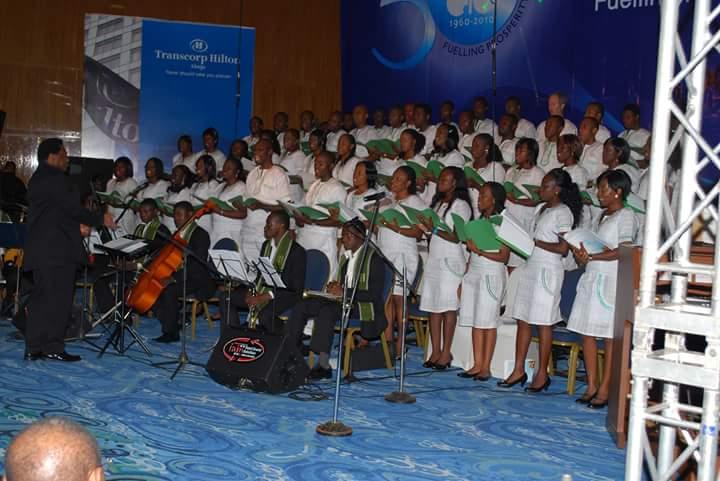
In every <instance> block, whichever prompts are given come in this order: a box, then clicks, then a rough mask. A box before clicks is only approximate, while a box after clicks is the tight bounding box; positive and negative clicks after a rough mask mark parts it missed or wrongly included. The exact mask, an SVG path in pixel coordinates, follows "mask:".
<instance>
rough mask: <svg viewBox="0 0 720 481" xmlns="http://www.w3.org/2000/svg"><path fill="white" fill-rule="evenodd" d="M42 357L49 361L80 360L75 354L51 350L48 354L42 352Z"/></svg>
mask: <svg viewBox="0 0 720 481" xmlns="http://www.w3.org/2000/svg"><path fill="white" fill-rule="evenodd" d="M42 358H43V359H49V360H50V361H63V362H78V361H80V360H82V358H81V357H80V356H76V355H75V354H68V353H67V352H65V351H63V352H51V353H50V354H43V355H42Z"/></svg>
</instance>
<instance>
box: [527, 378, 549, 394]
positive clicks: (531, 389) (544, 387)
mask: <svg viewBox="0 0 720 481" xmlns="http://www.w3.org/2000/svg"><path fill="white" fill-rule="evenodd" d="M550 382H551V381H550V377H549V376H548V378H547V380H546V381H545V383H544V384H543V385H542V386H540V387H532V386H528V387H526V388H525V392H532V393H538V392H540V391H547V390H548V388H549V387H550Z"/></svg>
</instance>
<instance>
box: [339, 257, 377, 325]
mask: <svg viewBox="0 0 720 481" xmlns="http://www.w3.org/2000/svg"><path fill="white" fill-rule="evenodd" d="M356 255H359V256H361V257H362V252H358V253H357V254H356ZM374 255H375V251H374V250H373V249H369V250H368V253H367V255H366V256H365V262H364V263H363V265H362V266H361V268H360V278H359V279H358V289H360V290H363V291H367V290H368V287H369V286H370V264H371V262H372V258H373V256H374ZM347 263H348V259H347V257H345V256H342V258H341V259H340V265H339V266H338V271H337V272H338V273H337V279H335V280H336V281H337V282H339V283H341V284H342V283H343V281H344V278H343V277H344V275H345V273H346V272H347ZM357 304H358V312H359V313H360V320H361V321H364V322H373V321H375V307H374V305H373V303H372V302H367V301H366V302H358V303H357Z"/></svg>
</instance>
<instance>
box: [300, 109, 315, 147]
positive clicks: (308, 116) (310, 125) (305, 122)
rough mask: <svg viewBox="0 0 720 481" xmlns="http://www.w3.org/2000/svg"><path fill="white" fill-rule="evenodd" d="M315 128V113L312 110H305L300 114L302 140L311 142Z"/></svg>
mask: <svg viewBox="0 0 720 481" xmlns="http://www.w3.org/2000/svg"><path fill="white" fill-rule="evenodd" d="M313 130H315V114H314V113H312V111H310V110H303V111H302V113H301V114H300V142H301V143H303V142H309V141H310V133H312V131H313Z"/></svg>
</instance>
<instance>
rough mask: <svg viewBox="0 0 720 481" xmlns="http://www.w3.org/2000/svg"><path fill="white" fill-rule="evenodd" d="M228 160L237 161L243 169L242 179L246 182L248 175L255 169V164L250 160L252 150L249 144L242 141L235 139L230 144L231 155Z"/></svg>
mask: <svg viewBox="0 0 720 481" xmlns="http://www.w3.org/2000/svg"><path fill="white" fill-rule="evenodd" d="M227 158H228V159H235V160H236V161H237V162H239V163H240V166H241V167H242V175H241V176H240V178H241V179H242V180H245V177H247V175H248V173H249V172H250V171H251V170H252V169H253V168H254V167H255V162H253V161H252V159H251V158H250V149H249V147H248V144H247V142H245V141H244V140H241V139H235V140H233V141H232V143H231V144H230V155H228V157H227ZM225 160H226V161H227V159H225Z"/></svg>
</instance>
